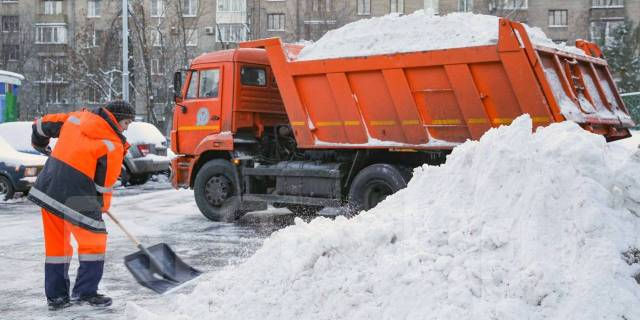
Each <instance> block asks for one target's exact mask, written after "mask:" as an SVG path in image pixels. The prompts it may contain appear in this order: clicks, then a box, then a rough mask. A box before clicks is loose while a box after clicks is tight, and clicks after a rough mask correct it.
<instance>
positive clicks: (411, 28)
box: [297, 10, 584, 60]
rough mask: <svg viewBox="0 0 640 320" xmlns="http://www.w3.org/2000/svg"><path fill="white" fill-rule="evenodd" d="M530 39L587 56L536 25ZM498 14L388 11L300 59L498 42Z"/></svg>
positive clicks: (332, 34) (328, 38)
mask: <svg viewBox="0 0 640 320" xmlns="http://www.w3.org/2000/svg"><path fill="white" fill-rule="evenodd" d="M526 28H527V33H528V34H529V37H530V38H531V41H532V42H533V43H535V44H540V45H544V46H546V47H551V48H556V49H560V50H564V51H569V52H572V53H575V54H579V55H584V52H583V51H582V50H580V49H578V48H576V47H573V46H567V45H564V44H556V43H554V42H553V41H552V40H551V39H549V38H548V37H547V36H546V35H545V34H544V32H543V31H542V30H541V29H540V28H537V27H529V26H526ZM497 41H498V17H496V16H489V15H481V14H473V13H466V12H456V13H450V14H448V15H444V16H438V15H434V14H433V12H426V13H425V12H424V11H423V10H419V11H416V12H415V13H413V14H408V15H399V14H389V15H386V16H382V17H373V18H370V19H361V20H358V21H355V22H352V23H349V24H347V25H345V26H343V27H341V28H338V29H334V30H331V31H329V32H327V33H326V34H325V35H324V36H323V37H322V38H320V39H319V40H318V41H317V42H315V43H313V44H310V45H307V46H306V47H304V48H303V49H302V51H300V54H299V55H298V58H297V59H298V60H316V59H326V58H338V57H357V56H368V55H377V54H389V53H398V52H412V51H427V50H438V49H449V48H460V47H469V46H482V45H492V44H496V43H497Z"/></svg>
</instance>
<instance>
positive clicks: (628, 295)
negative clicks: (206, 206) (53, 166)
mask: <svg viewBox="0 0 640 320" xmlns="http://www.w3.org/2000/svg"><path fill="white" fill-rule="evenodd" d="M632 150H633V149H630V148H626V147H624V146H621V145H616V144H607V143H605V140H604V138H603V137H601V136H599V135H595V134H592V133H589V132H586V131H584V130H582V129H581V128H580V127H579V126H578V125H576V124H575V123H573V122H563V123H557V124H552V125H550V126H548V127H544V128H542V127H541V128H538V129H537V130H536V132H535V133H532V123H531V119H530V117H529V116H527V115H525V116H521V117H520V118H518V119H516V120H515V121H514V122H513V124H512V125H511V126H508V127H507V126H503V127H500V128H497V129H491V130H490V131H489V132H487V133H486V134H485V135H484V136H483V137H482V138H481V139H480V140H479V141H467V142H466V143H464V144H462V145H460V146H459V147H457V148H456V149H454V151H453V153H452V154H451V155H450V156H449V159H448V161H447V163H446V164H444V165H442V166H438V167H435V166H426V165H425V166H423V167H421V168H417V169H416V171H415V175H414V178H413V179H412V180H411V181H410V183H409V185H408V187H407V188H406V189H404V190H402V191H400V192H398V193H396V194H394V195H392V196H390V197H389V198H387V199H386V200H385V201H384V202H382V203H381V204H380V205H378V206H377V207H376V208H374V209H372V210H370V211H369V212H366V213H362V214H360V215H358V216H356V217H355V218H352V219H350V220H348V219H345V218H342V217H339V218H336V219H335V220H330V219H326V218H317V219H315V220H313V221H312V222H310V223H305V222H302V221H301V220H298V221H297V222H296V224H295V225H293V226H291V227H288V228H286V229H283V230H280V231H278V232H276V233H274V234H273V235H272V236H271V237H270V238H269V239H267V240H266V241H265V243H264V245H263V247H262V248H261V249H260V250H259V251H258V252H257V253H256V254H255V255H254V256H253V257H251V258H250V259H249V260H247V262H245V263H244V264H242V265H239V266H232V267H229V268H227V269H225V270H223V271H221V272H219V273H214V274H209V275H207V276H206V277H205V280H204V281H203V283H201V284H200V285H199V286H198V287H197V288H196V289H195V291H194V292H193V293H192V294H190V295H182V296H178V297H176V298H175V304H174V305H171V306H168V308H169V309H170V310H172V314H166V313H162V314H158V315H155V314H152V313H151V312H150V311H148V310H145V309H142V308H140V307H138V306H136V305H135V304H129V305H128V318H130V319H243V320H244V319H260V320H265V319H603V318H611V319H640V308H638V301H640V285H638V284H637V283H636V281H635V280H634V278H633V275H634V274H636V273H637V272H639V271H640V265H638V263H637V261H636V262H635V263H634V262H633V261H632V260H633V259H628V258H627V261H628V262H627V261H625V258H624V256H623V252H627V251H628V250H629V248H638V247H640V218H639V216H638V215H640V205H639V202H638V201H639V200H640V154H638V153H636V154H635V155H634V154H633V152H634V151H635V150H633V151H632ZM638 258H640V257H638Z"/></svg>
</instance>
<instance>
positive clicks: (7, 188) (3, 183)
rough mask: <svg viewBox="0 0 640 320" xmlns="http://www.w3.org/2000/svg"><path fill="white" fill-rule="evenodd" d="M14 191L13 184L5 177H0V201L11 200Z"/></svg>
mask: <svg viewBox="0 0 640 320" xmlns="http://www.w3.org/2000/svg"><path fill="white" fill-rule="evenodd" d="M14 193H15V190H14V189H13V184H12V183H11V181H9V179H8V178H7V177H5V176H0V199H2V200H9V199H12V198H13V195H14Z"/></svg>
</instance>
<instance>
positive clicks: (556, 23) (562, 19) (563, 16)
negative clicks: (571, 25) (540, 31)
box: [549, 10, 569, 27]
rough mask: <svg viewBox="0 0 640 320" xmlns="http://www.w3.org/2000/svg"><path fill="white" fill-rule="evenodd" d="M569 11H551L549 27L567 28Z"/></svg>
mask: <svg viewBox="0 0 640 320" xmlns="http://www.w3.org/2000/svg"><path fill="white" fill-rule="evenodd" d="M568 15H569V11H568V10H549V27H566V26H567V25H568V23H567V16H568Z"/></svg>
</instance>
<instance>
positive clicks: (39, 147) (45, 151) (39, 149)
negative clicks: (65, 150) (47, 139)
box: [31, 144, 51, 157]
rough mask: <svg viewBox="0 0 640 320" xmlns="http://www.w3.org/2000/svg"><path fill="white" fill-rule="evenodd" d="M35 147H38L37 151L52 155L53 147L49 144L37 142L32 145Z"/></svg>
mask: <svg viewBox="0 0 640 320" xmlns="http://www.w3.org/2000/svg"><path fill="white" fill-rule="evenodd" d="M31 146H32V147H33V148H34V149H36V151H38V152H40V153H42V154H44V155H45V156H47V157H48V156H50V155H51V147H49V146H48V145H46V146H44V147H43V146H37V145H35V144H32V145H31Z"/></svg>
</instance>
